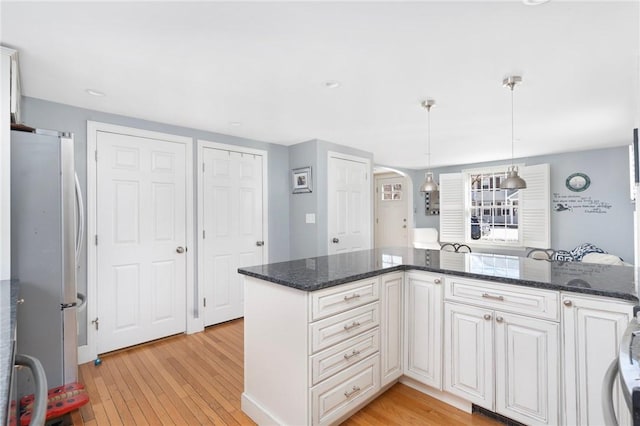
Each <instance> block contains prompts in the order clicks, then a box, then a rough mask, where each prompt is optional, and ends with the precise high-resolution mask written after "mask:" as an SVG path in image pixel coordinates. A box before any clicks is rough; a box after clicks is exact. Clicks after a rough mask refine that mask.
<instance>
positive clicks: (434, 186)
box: [420, 99, 438, 192]
mask: <svg viewBox="0 0 640 426" xmlns="http://www.w3.org/2000/svg"><path fill="white" fill-rule="evenodd" d="M435 104H436V101H434V100H433V99H427V100H426V101H422V104H421V105H422V106H423V107H424V108H426V109H427V172H426V173H425V174H424V182H422V185H420V192H434V191H437V190H438V183H437V182H436V181H434V180H433V172H431V171H430V169H431V108H432V107H433V106H434V105H435Z"/></svg>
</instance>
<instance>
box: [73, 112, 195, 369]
mask: <svg viewBox="0 0 640 426" xmlns="http://www.w3.org/2000/svg"><path fill="white" fill-rule="evenodd" d="M98 132H105V133H117V134H123V135H128V136H137V137H142V138H149V139H158V140H163V141H167V142H174V143H181V144H184V145H185V148H186V151H185V163H186V164H185V174H186V176H185V185H186V191H185V196H186V206H185V208H186V228H187V229H186V246H187V248H195V241H194V231H195V228H194V220H193V206H194V182H193V138H190V137H186V136H178V135H172V134H168V133H161V132H154V131H150V130H143V129H136V128H131V127H125V126H118V125H114V124H108V123H101V122H97V121H87V344H86V345H84V346H79V347H78V363H80V364H82V363H85V362H89V361H91V360H93V359H95V358H96V357H97V356H98V349H97V348H98V341H97V335H96V331H95V328H94V326H93V325H92V324H91V320H92V319H94V318H95V317H96V315H97V312H98V305H97V300H96V297H95V295H96V294H97V280H96V278H97V277H96V275H97V270H98V268H97V265H98V263H97V260H98V259H97V250H96V246H95V244H93V243H92V240H93V238H94V235H95V234H96V220H97V216H96V215H97V209H96V202H97V190H96V186H97V179H98V176H97V168H96V161H95V151H96V148H97V139H98V138H97V136H98ZM195 251H196V250H187V252H186V256H187V260H186V287H187V290H186V292H187V294H186V299H187V306H186V312H187V318H186V331H187V333H194V332H197V331H201V330H202V329H203V325H202V320H201V319H199V318H197V316H196V315H195V313H196V312H197V309H196V306H194V304H195V293H194V291H195V280H194V276H195V257H196V253H195Z"/></svg>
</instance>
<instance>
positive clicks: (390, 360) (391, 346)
mask: <svg viewBox="0 0 640 426" xmlns="http://www.w3.org/2000/svg"><path fill="white" fill-rule="evenodd" d="M403 281H404V273H402V272H401V273H397V274H390V275H385V276H383V277H382V298H381V303H382V312H381V316H380V319H381V326H380V332H381V337H382V346H381V349H380V355H381V368H382V374H381V381H382V386H385V385H387V384H389V383H391V382H393V381H394V380H396V379H398V378H399V377H400V376H401V375H402V319H403V315H402V312H403V311H402V302H403V298H402V296H403V291H402V289H403V288H402V287H403V285H402V284H403Z"/></svg>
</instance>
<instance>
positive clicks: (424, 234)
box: [411, 228, 440, 250]
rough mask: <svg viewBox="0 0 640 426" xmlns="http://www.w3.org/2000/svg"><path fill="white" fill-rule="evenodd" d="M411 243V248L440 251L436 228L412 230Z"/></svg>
mask: <svg viewBox="0 0 640 426" xmlns="http://www.w3.org/2000/svg"><path fill="white" fill-rule="evenodd" d="M411 241H412V243H413V248H419V249H431V250H440V243H438V230H437V229H436V228H414V229H413V238H412V239H411Z"/></svg>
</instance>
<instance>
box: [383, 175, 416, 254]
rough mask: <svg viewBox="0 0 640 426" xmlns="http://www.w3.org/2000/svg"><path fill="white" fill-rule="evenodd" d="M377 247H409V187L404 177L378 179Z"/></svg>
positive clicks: (387, 176)
mask: <svg viewBox="0 0 640 426" xmlns="http://www.w3.org/2000/svg"><path fill="white" fill-rule="evenodd" d="M375 197H376V219H375V246H376V247H406V246H407V245H408V242H409V239H408V233H407V232H408V228H407V227H408V223H407V210H408V209H407V198H408V193H407V186H406V178H405V177H404V176H399V175H395V176H389V175H385V176H381V177H376V191H375Z"/></svg>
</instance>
